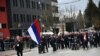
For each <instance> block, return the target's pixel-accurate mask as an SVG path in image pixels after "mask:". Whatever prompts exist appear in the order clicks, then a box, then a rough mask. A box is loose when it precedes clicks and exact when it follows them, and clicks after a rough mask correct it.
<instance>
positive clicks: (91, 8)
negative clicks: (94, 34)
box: [84, 0, 98, 27]
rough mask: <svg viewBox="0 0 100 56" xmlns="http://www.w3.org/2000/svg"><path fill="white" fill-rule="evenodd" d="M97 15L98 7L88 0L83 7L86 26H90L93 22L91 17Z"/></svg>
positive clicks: (91, 0)
mask: <svg viewBox="0 0 100 56" xmlns="http://www.w3.org/2000/svg"><path fill="white" fill-rule="evenodd" d="M97 15H98V8H97V7H96V5H95V4H94V2H93V0H89V3H88V5H87V8H86V9H85V15H84V16H85V21H86V26H87V27H91V26H92V24H93V21H92V20H93V18H94V17H95V16H97Z"/></svg>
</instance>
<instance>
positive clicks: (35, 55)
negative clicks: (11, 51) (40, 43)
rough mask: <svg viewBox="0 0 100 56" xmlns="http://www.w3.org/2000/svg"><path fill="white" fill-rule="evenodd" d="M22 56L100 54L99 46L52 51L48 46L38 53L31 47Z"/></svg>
mask: <svg viewBox="0 0 100 56" xmlns="http://www.w3.org/2000/svg"><path fill="white" fill-rule="evenodd" d="M12 56H16V55H12ZM23 56H100V47H98V48H89V49H88V50H83V49H80V50H71V49H63V50H62V49H59V50H57V51H56V52H53V51H52V48H49V52H48V53H42V54H38V49H37V48H34V49H31V51H30V52H26V53H24V55H23Z"/></svg>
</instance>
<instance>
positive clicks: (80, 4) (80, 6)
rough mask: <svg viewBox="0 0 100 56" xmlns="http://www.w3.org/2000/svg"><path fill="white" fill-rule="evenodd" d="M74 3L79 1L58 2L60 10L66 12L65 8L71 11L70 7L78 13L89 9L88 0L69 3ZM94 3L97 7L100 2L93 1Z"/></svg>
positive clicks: (66, 0) (63, 0)
mask: <svg viewBox="0 0 100 56" xmlns="http://www.w3.org/2000/svg"><path fill="white" fill-rule="evenodd" d="M72 1H77V0H58V3H59V8H60V9H62V10H64V9H65V7H66V8H67V9H69V8H70V7H72V8H75V10H76V11H78V10H82V11H84V10H85V8H86V7H87V3H88V0H80V1H78V2H74V3H69V2H72ZM93 1H94V3H95V4H96V5H98V2H99V1H100V0H93ZM60 3H69V4H60Z"/></svg>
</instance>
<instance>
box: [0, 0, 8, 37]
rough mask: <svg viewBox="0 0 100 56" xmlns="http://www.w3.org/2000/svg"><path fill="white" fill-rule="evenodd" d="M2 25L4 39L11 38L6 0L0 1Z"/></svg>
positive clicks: (0, 31) (0, 29)
mask: <svg viewBox="0 0 100 56" xmlns="http://www.w3.org/2000/svg"><path fill="white" fill-rule="evenodd" d="M0 24H1V25H2V26H1V28H0V33H2V34H3V36H2V37H4V38H6V37H8V36H10V33H9V29H8V21H7V9H6V0H0Z"/></svg>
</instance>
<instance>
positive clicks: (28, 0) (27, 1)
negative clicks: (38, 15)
mask: <svg viewBox="0 0 100 56" xmlns="http://www.w3.org/2000/svg"><path fill="white" fill-rule="evenodd" d="M26 7H27V8H30V0H26Z"/></svg>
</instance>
